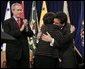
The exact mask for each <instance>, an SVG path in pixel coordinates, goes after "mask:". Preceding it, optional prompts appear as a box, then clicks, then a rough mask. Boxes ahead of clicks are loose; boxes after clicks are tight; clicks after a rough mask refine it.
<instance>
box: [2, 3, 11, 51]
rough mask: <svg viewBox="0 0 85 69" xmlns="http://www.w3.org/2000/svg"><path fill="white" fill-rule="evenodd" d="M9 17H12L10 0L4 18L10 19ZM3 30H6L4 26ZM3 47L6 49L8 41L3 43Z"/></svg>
mask: <svg viewBox="0 0 85 69" xmlns="http://www.w3.org/2000/svg"><path fill="white" fill-rule="evenodd" d="M9 18H11V10H10V1H8V2H7V7H6V12H5V17H4V20H7V19H9ZM1 28H2V24H1ZM1 30H2V31H4V29H3V28H2V29H1ZM1 49H2V50H3V51H5V50H6V43H3V45H2V47H1Z"/></svg>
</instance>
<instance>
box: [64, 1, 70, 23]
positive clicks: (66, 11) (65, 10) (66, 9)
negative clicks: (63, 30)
mask: <svg viewBox="0 0 85 69" xmlns="http://www.w3.org/2000/svg"><path fill="white" fill-rule="evenodd" d="M63 12H64V13H66V15H67V18H68V21H67V22H68V23H70V17H69V11H68V3H67V1H64V5H63Z"/></svg>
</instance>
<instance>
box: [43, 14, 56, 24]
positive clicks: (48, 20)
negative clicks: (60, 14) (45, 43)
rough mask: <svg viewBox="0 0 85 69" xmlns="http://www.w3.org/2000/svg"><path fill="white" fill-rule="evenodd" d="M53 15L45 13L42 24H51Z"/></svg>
mask: <svg viewBox="0 0 85 69" xmlns="http://www.w3.org/2000/svg"><path fill="white" fill-rule="evenodd" d="M55 15H56V14H55V13H53V12H48V13H46V14H45V15H44V17H43V22H44V24H45V25H46V24H53V22H54V17H55Z"/></svg>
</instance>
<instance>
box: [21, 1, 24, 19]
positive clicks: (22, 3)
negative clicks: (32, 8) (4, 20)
mask: <svg viewBox="0 0 85 69" xmlns="http://www.w3.org/2000/svg"><path fill="white" fill-rule="evenodd" d="M21 5H22V9H23V10H22V14H21V18H22V19H24V18H25V15H24V12H25V10H24V1H21Z"/></svg>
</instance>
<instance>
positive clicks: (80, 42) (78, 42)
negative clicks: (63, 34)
mask: <svg viewBox="0 0 85 69" xmlns="http://www.w3.org/2000/svg"><path fill="white" fill-rule="evenodd" d="M75 48H76V51H77V53H78V54H79V55H80V57H81V58H82V59H83V58H84V2H83V1H81V13H80V17H79V23H78V28H77V31H76V37H75Z"/></svg>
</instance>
